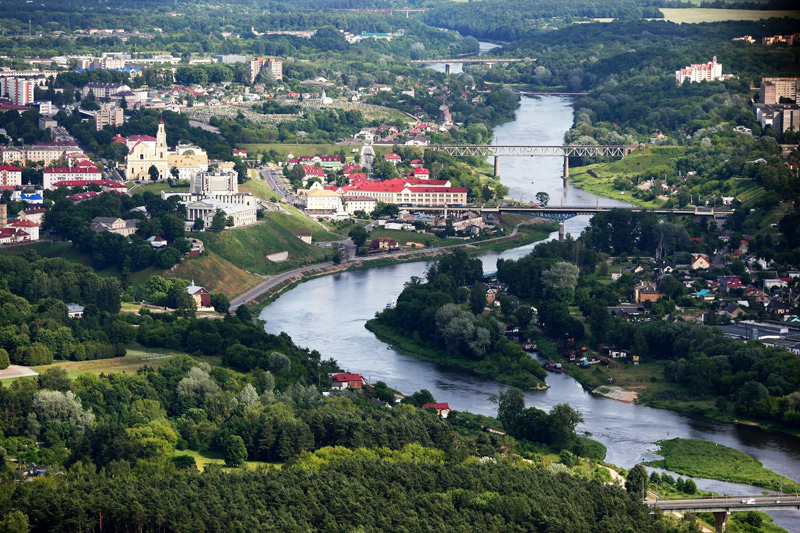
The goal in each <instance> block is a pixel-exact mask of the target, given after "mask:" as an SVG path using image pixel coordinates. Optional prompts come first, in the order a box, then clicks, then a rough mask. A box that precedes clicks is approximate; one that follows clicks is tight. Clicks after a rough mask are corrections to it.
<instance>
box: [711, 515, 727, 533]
mask: <svg viewBox="0 0 800 533" xmlns="http://www.w3.org/2000/svg"><path fill="white" fill-rule="evenodd" d="M730 516H731V512H730V511H717V512H714V522H715V523H714V527H715V529H716V530H717V533H725V524H727V523H728V518H729V517H730Z"/></svg>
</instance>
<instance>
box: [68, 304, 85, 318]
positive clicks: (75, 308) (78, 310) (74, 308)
mask: <svg viewBox="0 0 800 533" xmlns="http://www.w3.org/2000/svg"><path fill="white" fill-rule="evenodd" d="M67 316H68V317H69V318H83V306H82V305H78V304H67Z"/></svg>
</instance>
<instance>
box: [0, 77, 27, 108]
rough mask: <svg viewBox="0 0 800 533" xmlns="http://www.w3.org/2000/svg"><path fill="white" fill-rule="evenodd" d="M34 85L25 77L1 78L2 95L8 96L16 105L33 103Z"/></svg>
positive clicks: (0, 89)
mask: <svg viewBox="0 0 800 533" xmlns="http://www.w3.org/2000/svg"><path fill="white" fill-rule="evenodd" d="M34 86H35V83H33V82H32V81H30V80H26V79H24V78H5V77H4V78H0V96H1V97H5V96H8V98H10V99H11V102H12V103H13V104H14V105H28V104H32V103H33V88H34Z"/></svg>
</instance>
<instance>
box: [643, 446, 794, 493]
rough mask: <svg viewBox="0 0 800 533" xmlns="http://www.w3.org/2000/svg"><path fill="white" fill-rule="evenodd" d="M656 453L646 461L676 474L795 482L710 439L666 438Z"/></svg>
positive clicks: (789, 487)
mask: <svg viewBox="0 0 800 533" xmlns="http://www.w3.org/2000/svg"><path fill="white" fill-rule="evenodd" d="M658 444H659V446H660V447H661V449H660V450H659V452H658V454H659V455H661V456H662V457H663V459H659V460H657V461H650V462H649V463H647V464H648V465H650V466H654V467H657V468H666V469H667V470H672V471H673V472H676V473H678V474H683V475H685V476H692V477H703V478H708V479H719V480H722V481H730V482H733V483H744V484H747V485H755V486H756V487H764V488H768V489H772V490H779V489H780V488H781V485H782V486H783V489H784V490H786V491H791V492H794V490H795V482H794V481H792V480H791V479H789V478H787V477H783V476H781V475H778V474H776V473H775V472H773V471H771V470H768V469H766V468H764V466H763V465H762V464H761V462H760V461H759V460H758V459H756V458H754V457H752V456H750V455H748V454H746V453H744V452H740V451H739V450H734V449H733V448H728V447H727V446H722V445H719V444H716V443H714V442H708V441H704V440H694V439H670V440H664V441H660V442H659V443H658Z"/></svg>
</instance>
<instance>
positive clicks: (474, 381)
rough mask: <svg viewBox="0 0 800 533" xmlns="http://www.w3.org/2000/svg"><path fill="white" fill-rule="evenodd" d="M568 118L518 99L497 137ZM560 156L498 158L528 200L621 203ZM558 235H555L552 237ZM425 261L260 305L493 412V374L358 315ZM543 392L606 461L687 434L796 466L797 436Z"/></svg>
mask: <svg viewBox="0 0 800 533" xmlns="http://www.w3.org/2000/svg"><path fill="white" fill-rule="evenodd" d="M571 123H572V109H571V107H570V101H569V100H568V99H566V98H563V97H555V96H553V97H543V98H539V99H533V98H523V100H522V104H521V107H520V109H519V110H518V112H517V116H516V120H514V121H513V122H509V123H507V124H504V125H501V126H498V127H497V128H495V135H496V136H498V137H499V142H500V143H503V142H505V143H508V144H525V143H529V144H531V145H536V144H561V143H562V141H563V137H562V136H563V134H564V132H565V131H566V130H567V129H568V128H569V127H570V124H571ZM560 172H561V160H560V159H558V158H553V159H548V158H538V159H535V160H533V161H531V160H529V159H528V158H524V157H517V158H513V157H509V158H502V159H501V160H500V175H501V180H502V182H503V183H504V184H506V185H507V186H508V187H509V189H510V191H511V195H512V196H513V197H514V198H515V199H519V198H520V197H521V198H522V200H523V201H527V200H528V199H530V198H533V195H534V194H535V193H536V192H538V191H544V192H547V193H548V194H549V195H550V197H551V205H556V202H560V201H561V200H562V199H563V202H564V205H576V206H578V205H583V206H594V205H596V204H597V203H600V205H611V204H619V202H615V201H614V200H606V199H598V198H597V197H595V196H593V195H591V194H588V193H585V192H583V191H579V190H577V189H573V188H569V189H566V190H565V189H564V188H563V186H562V180H561V177H560ZM588 219H589V217H586V216H583V217H576V218H573V219H571V220H568V221H567V222H566V223H565V227H566V231H567V233H572V234H573V235H576V236H577V235H579V234H580V232H581V231H582V230H583V228H584V227H585V226H586V224H587V223H588ZM555 237H556V235H555V234H553V235H551V238H555ZM534 246H535V243H534V244H530V245H527V246H522V247H520V248H515V249H512V250H507V251H505V252H501V253H495V252H492V253H486V254H482V255H481V256H480V258H481V260H482V261H483V264H484V270H486V271H491V270H495V269H496V261H497V259H498V258H499V257H503V258H505V259H516V258H519V257H522V256H523V255H525V254H528V253H530V251H531V249H532V248H533V247H534ZM427 267H428V263H425V262H418V263H405V264H401V265H394V266H388V267H382V268H373V269H369V270H361V271H356V272H345V273H339V274H334V275H331V276H324V277H321V278H317V279H314V280H311V281H308V282H306V283H303V284H301V285H299V286H297V287H295V288H294V289H292V290H291V291H289V292H288V293H285V294H284V295H282V296H281V297H280V298H278V299H277V300H276V301H275V302H273V303H272V304H270V305H269V306H267V307H266V308H265V309H264V311H263V312H262V313H261V318H262V319H263V320H265V321H266V326H265V329H266V330H267V331H268V332H270V333H276V334H277V333H280V332H282V331H285V332H286V333H288V334H289V335H290V336H291V337H292V339H293V340H294V341H295V342H296V343H297V344H298V345H299V346H305V347H309V348H312V349H316V350H318V351H319V352H320V353H321V354H322V356H323V358H329V357H332V358H334V359H336V360H337V361H338V362H339V364H340V365H341V366H342V368H345V369H347V370H350V371H353V372H360V373H363V374H364V375H365V376H367V378H368V379H369V381H372V382H374V381H378V380H381V381H384V382H386V383H387V384H388V385H389V386H390V387H393V388H396V389H398V390H400V391H402V392H403V393H411V392H414V391H417V390H420V389H428V390H429V391H430V392H431V393H432V394H433V395H434V397H435V398H436V400H437V401H440V402H448V403H449V404H450V405H451V406H452V407H453V408H454V409H457V410H461V411H469V412H472V413H480V414H484V415H490V416H494V415H495V414H496V406H495V405H494V404H493V403H491V402H490V401H489V396H490V395H493V394H497V392H498V390H499V389H500V385H498V384H497V383H496V382H493V381H489V380H482V379H478V378H476V377H474V376H471V375H469V374H466V373H464V372H460V371H457V370H451V369H446V368H442V367H439V366H436V365H434V364H432V363H427V362H423V361H418V360H416V359H414V358H412V357H408V356H405V355H401V354H399V353H397V352H396V351H394V350H392V349H391V347H389V346H387V345H386V344H384V343H382V342H380V341H379V340H377V339H376V338H375V337H374V336H373V335H372V334H371V333H370V332H369V331H367V330H366V329H365V328H364V323H365V322H366V321H367V320H369V319H370V318H372V317H373V316H374V315H375V313H376V312H377V311H380V310H382V309H383V308H384V307H385V305H386V303H387V302H389V301H391V300H393V299H395V298H396V297H397V296H398V295H399V294H400V292H401V291H402V290H403V284H404V283H406V282H407V281H408V280H409V278H410V277H411V276H422V275H423V274H424V272H425V270H426V269H427ZM547 384H548V385H549V386H550V388H549V389H547V390H546V391H540V392H534V391H529V392H526V402H527V404H528V405H532V406H536V407H538V408H540V409H545V410H549V409H550V408H551V407H552V406H553V405H555V404H558V403H568V404H570V405H572V406H573V407H574V408H576V409H578V410H579V411H581V413H583V418H584V422H583V423H582V424H580V425H579V426H578V430H579V431H586V432H590V433H591V434H592V438H593V439H596V440H598V441H600V442H602V443H603V444H604V445H606V447H607V448H608V456H607V460H608V461H609V462H611V463H614V464H617V465H620V466H623V467H625V468H630V467H632V466H633V465H635V464H636V463H639V462H641V461H646V460H650V459H653V458H654V457H655V456H654V455H653V454H654V452H655V450H656V449H657V446H656V445H655V444H654V443H655V442H656V441H658V440H660V439H669V438H674V437H685V438H693V439H702V440H708V441H712V442H717V443H719V444H724V445H726V446H730V447H732V448H736V449H738V450H741V451H744V452H747V453H749V454H751V455H753V456H754V457H756V458H758V459H759V460H760V461H761V462H762V463H763V464H764V466H766V467H767V468H769V469H771V470H774V471H776V472H778V473H780V474H783V475H784V476H787V477H790V478H797V477H798V476H799V475H800V439H796V438H792V437H789V436H785V435H781V434H777V433H770V432H767V431H763V430H759V429H757V428H753V427H749V426H742V425H736V424H729V423H724V422H717V421H714V420H710V419H706V418H703V417H696V416H689V415H683V414H679V413H673V412H670V411H664V410H659V409H653V408H650V407H646V406H643V405H636V404H628V403H621V402H618V401H615V400H610V399H606V398H598V397H595V396H592V395H591V394H588V393H587V392H585V391H584V390H583V388H582V387H581V386H580V385H579V384H578V383H577V382H576V381H575V380H573V379H572V378H570V377H569V376H567V375H566V374H548V376H547ZM696 481H697V485H698V487H700V488H703V489H711V490H716V491H719V492H726V493H729V494H734V493H742V492H744V493H752V492H755V489H753V488H750V487H746V486H742V485H734V484H726V483H723V482H717V481H711V480H696ZM771 514H772V515H773V516H774V517H775V519H776V523H778V524H779V525H781V526H782V527H784V528H786V529H788V530H789V531H800V513H797V512H796V511H779V512H774V513H771Z"/></svg>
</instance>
